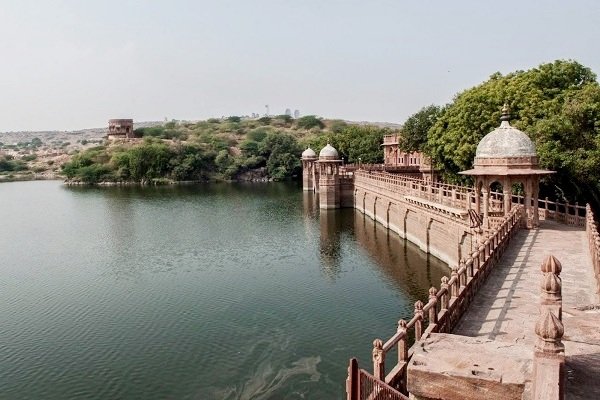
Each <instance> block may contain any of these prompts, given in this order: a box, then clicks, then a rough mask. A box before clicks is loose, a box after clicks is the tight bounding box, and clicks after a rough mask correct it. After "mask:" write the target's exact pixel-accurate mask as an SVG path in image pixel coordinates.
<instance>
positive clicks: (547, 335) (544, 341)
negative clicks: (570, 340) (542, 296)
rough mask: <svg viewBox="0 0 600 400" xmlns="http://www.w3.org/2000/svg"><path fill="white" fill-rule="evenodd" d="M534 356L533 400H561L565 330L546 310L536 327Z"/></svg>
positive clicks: (543, 310)
mask: <svg viewBox="0 0 600 400" xmlns="http://www.w3.org/2000/svg"><path fill="white" fill-rule="evenodd" d="M535 334H536V336H537V338H536V342H535V350H534V353H533V397H532V399H534V400H562V399H564V395H565V394H564V388H565V382H564V381H565V379H564V377H565V371H564V370H565V346H564V344H563V343H562V340H561V339H562V337H563V334H564V326H563V324H562V322H561V321H560V320H559V319H558V318H557V317H556V316H555V315H554V314H553V313H552V311H550V309H548V308H546V307H542V310H541V315H540V317H539V319H538V320H537V322H536V324H535Z"/></svg>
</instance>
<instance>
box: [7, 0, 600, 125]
mask: <svg viewBox="0 0 600 400" xmlns="http://www.w3.org/2000/svg"><path fill="white" fill-rule="evenodd" d="M0 5H1V7H0V16H1V18H2V21H3V24H2V25H0V33H1V34H2V36H3V37H4V38H8V40H4V41H2V42H0V50H1V51H2V54H3V55H4V62H3V63H1V64H0V79H1V87H2V96H0V99H1V100H0V115H1V119H0V121H1V122H0V131H2V132H4V131H25V130H27V131H53V130H78V129H86V128H97V127H103V126H105V125H106V124H107V120H108V119H110V118H120V117H122V118H133V119H134V120H135V121H160V120H164V118H167V119H169V120H170V119H181V120H198V119H205V118H209V117H220V116H228V115H250V114H252V113H259V114H263V113H264V112H265V105H266V104H268V105H269V109H270V113H271V114H281V113H284V111H285V109H286V108H289V109H291V111H292V112H293V111H294V110H295V109H298V110H299V111H300V113H301V115H308V114H315V115H319V116H323V117H326V118H340V119H346V120H353V121H374V122H375V121H377V122H391V123H402V122H403V121H404V120H405V119H406V117H408V116H409V115H411V114H412V113H414V112H416V111H418V110H419V109H420V108H421V107H423V106H426V105H429V104H444V103H447V102H449V101H450V100H451V99H452V97H453V96H454V95H455V94H456V93H458V92H461V91H463V90H465V89H468V88H470V87H472V86H474V85H477V84H479V83H481V82H482V81H484V80H486V79H487V78H488V77H489V76H490V75H491V74H493V73H495V72H501V73H502V74H506V73H509V72H512V71H515V70H523V69H529V68H533V67H536V66H538V65H539V64H541V63H545V62H552V61H554V60H556V59H573V60H576V61H578V62H580V63H581V64H583V65H585V66H587V67H590V68H591V69H592V71H594V72H595V73H596V74H598V73H600V54H599V53H598V52H597V51H596V50H597V44H596V43H595V41H597V39H598V38H599V37H600V25H599V24H598V23H597V21H599V20H600V3H597V2H594V1H590V0H586V1H583V0H577V1H572V2H568V3H567V2H559V1H547V2H542V1H531V2H527V3H523V2H517V1H512V0H507V1H503V2H499V3H489V4H482V2H476V1H462V2H460V1H457V2H448V3H446V2H444V3H441V4H435V5H433V4H431V3H427V4H424V3H419V4H416V3H405V4H401V3H400V2H396V1H391V0H390V1H372V2H368V3H367V2H364V1H328V2H317V1H303V2H300V1H296V2H290V1H275V0H270V1H254V2H248V1H246V2H243V1H220V2H214V3H213V2H206V1H172V2H169V3H166V2H161V3H158V2H152V3H150V2H144V1H119V2H117V1H114V0H109V1H104V2H97V3H87V2H86V3H81V2H76V1H57V2H53V3H52V4H50V3H49V2H43V3H38V2H33V1H22V2H18V3H16V2H9V1H2V0H0Z"/></svg>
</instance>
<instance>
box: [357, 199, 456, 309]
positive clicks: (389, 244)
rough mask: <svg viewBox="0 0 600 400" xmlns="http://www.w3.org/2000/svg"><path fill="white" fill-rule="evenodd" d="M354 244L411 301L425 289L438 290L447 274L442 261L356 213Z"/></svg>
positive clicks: (418, 296)
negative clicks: (362, 249) (358, 246)
mask: <svg viewBox="0 0 600 400" xmlns="http://www.w3.org/2000/svg"><path fill="white" fill-rule="evenodd" d="M354 235H355V237H356V241H357V242H358V243H359V244H360V246H361V247H362V248H364V249H365V250H366V251H367V252H368V253H369V255H370V256H371V257H372V258H373V259H374V260H376V264H377V266H378V267H379V268H380V270H381V272H383V273H384V274H385V275H386V277H387V278H388V282H391V283H393V284H394V285H395V286H396V288H397V289H399V290H400V291H402V292H405V293H409V294H410V295H411V297H415V298H424V297H423V296H425V295H426V294H427V288H429V287H431V286H435V287H438V288H439V286H440V280H441V278H442V276H444V275H450V270H449V268H448V266H447V264H446V263H444V262H443V261H441V260H439V259H437V258H435V257H433V256H431V255H429V254H426V253H424V252H423V251H421V250H420V249H419V248H418V247H417V246H416V245H414V244H412V243H410V242H409V241H407V240H404V239H402V238H400V237H399V236H398V235H397V234H396V233H394V232H393V231H390V230H389V229H387V228H385V227H384V226H383V225H381V224H379V223H376V222H375V221H373V220H372V219H371V218H368V217H365V215H364V214H362V213H361V212H359V211H358V210H355V212H354Z"/></svg>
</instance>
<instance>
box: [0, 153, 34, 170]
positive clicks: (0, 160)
mask: <svg viewBox="0 0 600 400" xmlns="http://www.w3.org/2000/svg"><path fill="white" fill-rule="evenodd" d="M26 169H27V165H25V162H23V161H22V160H15V159H13V157H11V156H0V172H18V171H24V170H26Z"/></svg>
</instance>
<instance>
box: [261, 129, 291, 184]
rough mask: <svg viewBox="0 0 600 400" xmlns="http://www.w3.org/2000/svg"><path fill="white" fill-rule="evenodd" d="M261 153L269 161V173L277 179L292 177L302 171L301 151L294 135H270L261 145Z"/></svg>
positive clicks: (273, 133) (277, 133) (272, 133)
mask: <svg viewBox="0 0 600 400" xmlns="http://www.w3.org/2000/svg"><path fill="white" fill-rule="evenodd" d="M259 153H260V155H261V156H263V157H264V158H265V159H266V160H267V161H266V165H267V172H268V173H269V175H271V176H272V177H273V178H275V179H283V178H287V177H291V176H293V175H295V174H297V173H298V172H299V171H300V158H299V155H300V153H301V150H300V146H299V145H298V141H297V140H296V138H294V137H293V136H292V135H289V134H287V133H281V132H271V133H269V134H268V135H267V137H266V138H265V140H264V141H262V142H261V143H260V144H259Z"/></svg>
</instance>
